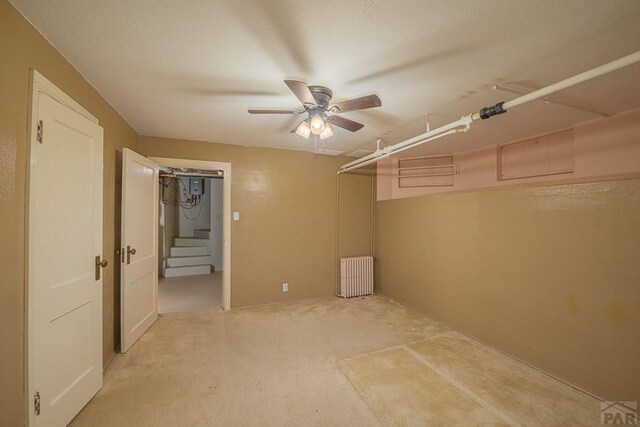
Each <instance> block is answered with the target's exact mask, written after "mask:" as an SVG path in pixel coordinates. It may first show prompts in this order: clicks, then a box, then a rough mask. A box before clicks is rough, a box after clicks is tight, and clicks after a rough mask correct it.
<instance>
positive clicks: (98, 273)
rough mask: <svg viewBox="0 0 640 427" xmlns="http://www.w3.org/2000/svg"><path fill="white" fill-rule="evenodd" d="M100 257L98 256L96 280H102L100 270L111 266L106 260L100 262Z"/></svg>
mask: <svg viewBox="0 0 640 427" xmlns="http://www.w3.org/2000/svg"><path fill="white" fill-rule="evenodd" d="M100 258H101V257H100V255H97V256H96V274H95V278H96V280H100V268H101V267H102V268H105V267H106V266H107V264H109V263H108V262H107V260H106V259H103V260H102V261H100Z"/></svg>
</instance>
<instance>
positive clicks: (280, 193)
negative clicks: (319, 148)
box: [140, 137, 371, 307]
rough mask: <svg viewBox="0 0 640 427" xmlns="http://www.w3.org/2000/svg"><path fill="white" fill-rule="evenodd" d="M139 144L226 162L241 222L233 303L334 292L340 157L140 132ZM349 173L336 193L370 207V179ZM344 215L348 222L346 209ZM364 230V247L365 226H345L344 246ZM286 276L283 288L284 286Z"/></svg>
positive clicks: (151, 150) (236, 228)
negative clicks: (350, 229)
mask: <svg viewBox="0 0 640 427" xmlns="http://www.w3.org/2000/svg"><path fill="white" fill-rule="evenodd" d="M301 143H304V142H303V141H301ZM140 150H141V151H142V153H143V154H144V155H147V156H153V157H175V158H185V159H197V160H209V161H220V162H230V163H231V165H232V166H231V167H232V177H233V178H232V179H233V180H232V184H231V185H232V186H231V204H232V210H233V211H239V212H240V221H237V222H236V221H232V223H231V224H232V228H231V262H232V266H231V268H232V273H231V282H232V283H231V306H232V307H242V306H249V305H256V304H265V303H271V302H277V301H287V300H293V299H299V298H312V297H320V296H327V295H332V294H333V293H334V292H335V285H336V282H335V277H336V276H335V275H336V262H335V260H336V232H335V230H336V228H335V227H336V199H337V198H336V171H337V170H338V167H339V165H341V164H343V163H345V160H346V159H345V158H344V157H342V158H341V157H331V156H318V158H317V159H314V155H313V154H312V153H305V152H297V151H288V150H276V149H267V148H250V147H241V146H234V145H225V144H213V143H208V142H197V141H186V140H174V139H164V138H153V137H141V138H140ZM351 178H352V177H351V176H349V177H346V178H345V179H344V180H342V184H344V185H342V187H341V188H342V190H341V197H342V198H344V199H345V200H350V202H349V203H350V204H351V206H357V205H358V203H365V204H367V206H368V203H370V194H371V187H370V185H371V184H370V178H368V177H365V178H364V179H365V182H367V183H369V184H367V185H364V186H363V185H357V184H356V185H353V186H351V185H348V184H345V183H350V179H351ZM360 178H362V177H359V176H356V177H354V179H356V180H357V179H360ZM341 179H342V178H341ZM360 184H361V183H360ZM362 189H364V190H366V193H365V195H364V197H361V195H360V191H361V190H362ZM362 212H366V217H365V218H364V219H363V221H368V218H369V217H370V211H369V210H368V208H367V209H366V210H363V209H356V210H354V211H353V213H352V214H351V215H356V217H359V215H361V214H362ZM341 218H342V220H343V221H346V222H352V221H353V219H351V218H350V217H349V215H347V214H345V215H342V216H341ZM364 237H366V241H365V242H364V243H363V246H364V247H368V245H369V237H368V232H367V233H362V232H356V233H347V232H345V234H344V240H343V239H342V238H341V240H340V241H341V242H342V243H341V244H342V245H344V247H345V248H346V247H354V244H353V243H352V242H351V240H352V239H360V238H364ZM357 249H358V250H359V248H357ZM285 282H287V283H289V292H288V293H283V292H282V290H281V289H282V283H285Z"/></svg>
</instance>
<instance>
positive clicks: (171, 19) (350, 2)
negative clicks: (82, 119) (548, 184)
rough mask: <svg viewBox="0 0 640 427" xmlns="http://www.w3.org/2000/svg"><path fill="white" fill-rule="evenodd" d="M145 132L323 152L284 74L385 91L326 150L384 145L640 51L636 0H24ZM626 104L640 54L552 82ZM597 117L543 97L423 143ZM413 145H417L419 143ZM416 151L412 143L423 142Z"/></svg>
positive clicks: (600, 102)
mask: <svg viewBox="0 0 640 427" xmlns="http://www.w3.org/2000/svg"><path fill="white" fill-rule="evenodd" d="M12 3H13V4H14V5H15V6H16V7H17V8H18V9H19V10H20V11H21V12H22V13H23V14H24V15H25V16H26V17H27V19H29V20H30V21H31V22H32V23H33V24H34V25H35V27H36V28H38V30H39V31H40V32H41V33H42V34H44V35H45V37H47V39H48V40H49V41H51V43H52V44H53V45H54V46H55V47H56V48H57V49H58V50H59V51H60V52H61V53H62V54H63V55H64V56H65V57H66V58H67V59H68V60H69V61H70V62H71V63H72V64H73V65H74V66H75V67H76V68H77V69H78V70H79V71H80V72H81V73H82V74H83V75H84V76H85V78H86V79H87V80H88V81H89V82H90V83H91V84H92V85H93V86H94V87H95V88H96V89H97V90H98V91H99V92H100V93H101V94H102V95H103V96H104V97H105V98H106V99H107V100H108V101H109V102H110V103H111V104H112V105H113V106H114V107H115V109H116V110H117V111H118V112H119V113H120V114H121V115H122V116H123V117H124V118H125V119H126V120H127V121H128V122H129V123H130V124H131V125H132V126H133V127H134V129H135V130H136V131H137V132H138V133H140V134H142V135H150V136H163V137H173V138H186V139H196V140H204V141H212V142H221V143H229V144H241V145H250V146H268V147H276V148H289V149H296V150H313V144H312V143H311V142H310V140H309V141H306V140H303V139H302V138H300V137H298V136H296V135H293V134H289V131H290V130H291V129H292V128H293V127H294V126H295V124H296V122H297V121H298V120H300V116H297V117H292V116H255V115H249V114H248V113H247V107H296V106H298V105H299V103H298V101H297V99H296V98H295V97H294V95H293V94H292V93H291V92H289V90H288V89H287V87H286V86H285V85H284V83H283V82H282V80H283V78H284V77H285V76H294V77H300V78H304V79H306V80H307V82H308V83H309V84H320V85H325V86H328V87H330V88H331V89H333V91H334V98H335V99H339V98H347V97H351V96H355V95H358V94H361V93H367V92H374V91H375V92H377V93H378V94H379V95H380V97H381V99H382V107H381V108H378V109H375V110H368V111H363V112H352V113H345V117H348V118H351V119H354V120H357V121H361V122H362V123H364V124H365V127H364V128H363V129H362V130H360V131H359V132H357V133H353V134H352V133H350V132H347V131H343V130H342V129H338V130H336V132H335V135H334V137H333V138H331V139H329V140H327V141H328V148H331V149H334V150H340V151H345V152H350V151H354V150H356V149H367V148H369V149H370V148H372V147H373V146H374V145H375V140H376V139H378V138H382V139H383V140H384V141H385V143H388V144H392V143H395V142H399V141H401V140H403V139H406V138H408V137H411V136H414V135H416V134H418V133H422V132H424V131H425V130H426V129H425V127H426V123H425V122H426V120H425V113H430V114H432V125H439V124H444V123H445V122H448V121H451V120H453V119H457V118H459V117H460V116H461V115H463V114H466V113H469V112H471V111H476V110H478V109H479V108H481V107H483V106H485V105H489V104H493V103H495V102H498V101H501V100H507V99H512V98H513V97H514V95H510V94H504V93H497V92H494V91H492V90H491V89H490V86H491V84H492V83H494V82H504V83H509V84H512V85H516V86H517V87H520V88H522V89H526V88H531V89H534V88H539V87H542V86H544V85H547V84H550V83H553V82H555V81H557V80H560V79H563V78H565V77H568V76H570V75H573V74H576V73H579V72H581V71H584V70H586V69H589V68H592V67H594V66H597V65H600V64H602V63H604V62H608V61H610V60H613V59H616V58H618V57H621V56H624V55H626V54H629V53H632V52H634V51H637V50H640V1H637V0H608V1H602V0H562V1H560V0H544V1H543V0H537V1H534V0H528V1H518V0H483V1H476V0H466V1H454V0H441V1H428V0H413V1H409V0H395V1H392V0H389V1H380V0H341V1H318V0H316V1H307V0H290V1H285V0H255V1H250V0H228V1H221V0H219V1H211V0H209V1H206V0H183V1H157V0H120V1H118V0H110V1H107V0H56V1H47V0H12ZM555 97H556V98H559V99H563V100H566V101H570V102H572V103H575V104H580V105H583V106H585V107H588V108H591V109H595V110H599V111H602V112H604V113H609V114H611V113H616V112H618V111H623V110H627V109H630V108H635V107H640V66H638V65H636V66H633V67H629V68H627V69H625V70H621V71H617V72H615V73H613V74H610V75H608V76H605V77H601V78H598V79H597V80H593V81H591V82H588V83H585V84H582V85H580V86H578V87H575V88H572V89H569V90H566V91H564V92H562V93H559V94H556V95H555ZM595 117H598V116H596V115H593V114H590V113H585V112H583V111H579V110H575V109H571V108H567V107H561V106H557V105H553V104H545V103H544V102H542V101H536V102H534V103H532V104H528V105H526V106H522V107H518V108H517V109H513V110H511V111H510V112H509V113H508V114H505V115H503V116H500V117H496V118H494V119H492V120H490V121H487V122H482V123H477V124H476V125H474V127H473V129H472V131H471V132H470V133H469V134H464V135H456V136H454V137H452V138H447V139H443V140H441V141H443V142H440V143H438V144H434V145H432V146H424V147H423V148H421V149H419V152H420V153H427V152H429V153H436V152H438V153H441V152H456V151H460V150H466V149H470V148H473V147H477V146H479V145H486V144H494V143H497V142H504V141H507V140H510V139H514V138H520V137H524V136H528V135H532V134H536V133H540V132H544V131H548V130H553V129H557V128H561V127H566V126H569V125H571V124H573V123H576V122H579V121H583V120H588V119H591V118H595ZM407 153H409V152H407ZM414 153H417V152H416V151H413V152H411V154H414Z"/></svg>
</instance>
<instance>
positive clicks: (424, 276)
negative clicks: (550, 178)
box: [376, 179, 640, 401]
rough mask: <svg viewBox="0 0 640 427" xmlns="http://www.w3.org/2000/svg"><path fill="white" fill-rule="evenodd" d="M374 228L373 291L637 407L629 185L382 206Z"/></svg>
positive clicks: (636, 187)
mask: <svg viewBox="0 0 640 427" xmlns="http://www.w3.org/2000/svg"><path fill="white" fill-rule="evenodd" d="M376 230H377V231H376V247H377V250H376V252H377V254H376V255H377V257H378V271H377V287H378V288H377V289H378V290H379V291H380V292H382V293H384V294H387V295H389V296H391V297H392V298H395V299H397V300H399V301H403V302H406V303H409V304H411V305H414V306H417V307H418V308H420V309H422V310H424V311H425V312H426V313H427V314H428V315H429V316H431V317H433V318H435V319H437V320H440V321H442V322H444V323H446V324H449V325H451V326H453V327H455V328H457V329H459V330H460V331H462V332H464V333H467V334H469V335H472V336H474V337H476V338H479V339H480V340H482V341H484V342H486V343H488V344H490V345H492V346H495V347H497V348H499V349H501V350H504V351H505V352H507V353H510V354H512V355H514V356H516V357H517V358H520V359H522V360H524V361H526V362H528V363H531V364H533V365H535V366H537V367H539V368H541V369H543V370H545V371H547V372H550V373H552V374H555V375H558V376H560V377H562V378H565V379H567V380H569V381H570V382H572V383H574V384H577V385H579V386H581V387H583V388H585V389H588V390H591V391H593V392H595V393H597V394H599V395H600V396H602V397H604V398H607V399H612V400H638V401H640V363H638V360H639V359H638V355H639V354H640V332H639V331H640V262H639V260H640V180H638V179H628V180H618V181H608V182H598V183H589V184H569V185H558V186H547V187H539V188H524V189H503V190H497V191H485V192H475V193H459V194H446V195H434V196H429V197H423V198H415V199H401V200H390V201H383V202H378V203H377V211H376Z"/></svg>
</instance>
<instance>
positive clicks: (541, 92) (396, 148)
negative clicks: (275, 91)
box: [338, 51, 640, 174]
mask: <svg viewBox="0 0 640 427" xmlns="http://www.w3.org/2000/svg"><path fill="white" fill-rule="evenodd" d="M638 62H640V51H638V52H635V53H632V54H630V55H627V56H624V57H622V58H619V59H616V60H615V61H611V62H608V63H606V64H603V65H600V66H599V67H595V68H592V69H591V70H588V71H585V72H582V73H580V74H576V75H575V76H573V77H569V78H567V79H564V80H561V81H559V82H557V83H554V84H552V85H549V86H546V87H543V88H541V89H538V90H536V91H533V92H531V93H528V94H526V95H522V96H520V97H518V98H516V99H513V100H511V101H507V102H499V103H497V104H495V105H492V106H489V107H484V108H482V109H480V111H478V112H475V113H471V114H467V115H465V116H463V117H461V118H460V119H458V120H456V121H454V122H451V123H448V124H446V125H444V126H440V127H439V128H436V129H432V130H429V131H427V132H425V133H422V134H420V135H417V136H415V137H413V138H409V139H407V140H405V141H402V142H398V143H397V144H394V145H390V146H388V147H385V148H382V149H381V148H379V147H378V149H376V151H374V152H373V153H371V154H369V155H366V156H364V157H361V158H359V159H357V160H354V161H352V162H349V163H346V164H344V165H342V166H340V170H339V171H338V174H340V173H344V172H348V171H350V170H353V169H357V168H360V167H363V166H366V165H369V164H371V163H375V162H378V161H380V160H382V159H386V158H387V157H389V156H392V155H394V154H396V153H399V152H401V151H404V150H408V149H410V148H413V147H417V146H418V145H422V144H425V143H428V142H431V141H434V140H436V139H439V138H442V137H444V136H447V135H451V134H453V133H457V132H467V131H468V130H469V129H470V128H471V124H472V123H473V122H474V121H477V120H487V119H489V118H491V117H493V116H496V115H498V114H503V113H506V112H507V110H510V109H511V108H514V107H517V106H519V105H522V104H525V103H527V102H531V101H534V100H536V99H539V98H544V97H545V96H548V95H550V94H552V93H555V92H558V91H561V90H563V89H566V88H569V87H571V86H575V85H577V84H580V83H583V82H586V81H587V80H591V79H594V78H596V77H600V76H602V75H604V74H607V73H610V72H612V71H616V70H619V69H621V68H624V67H627V66H629V65H633V64H636V63H638Z"/></svg>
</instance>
